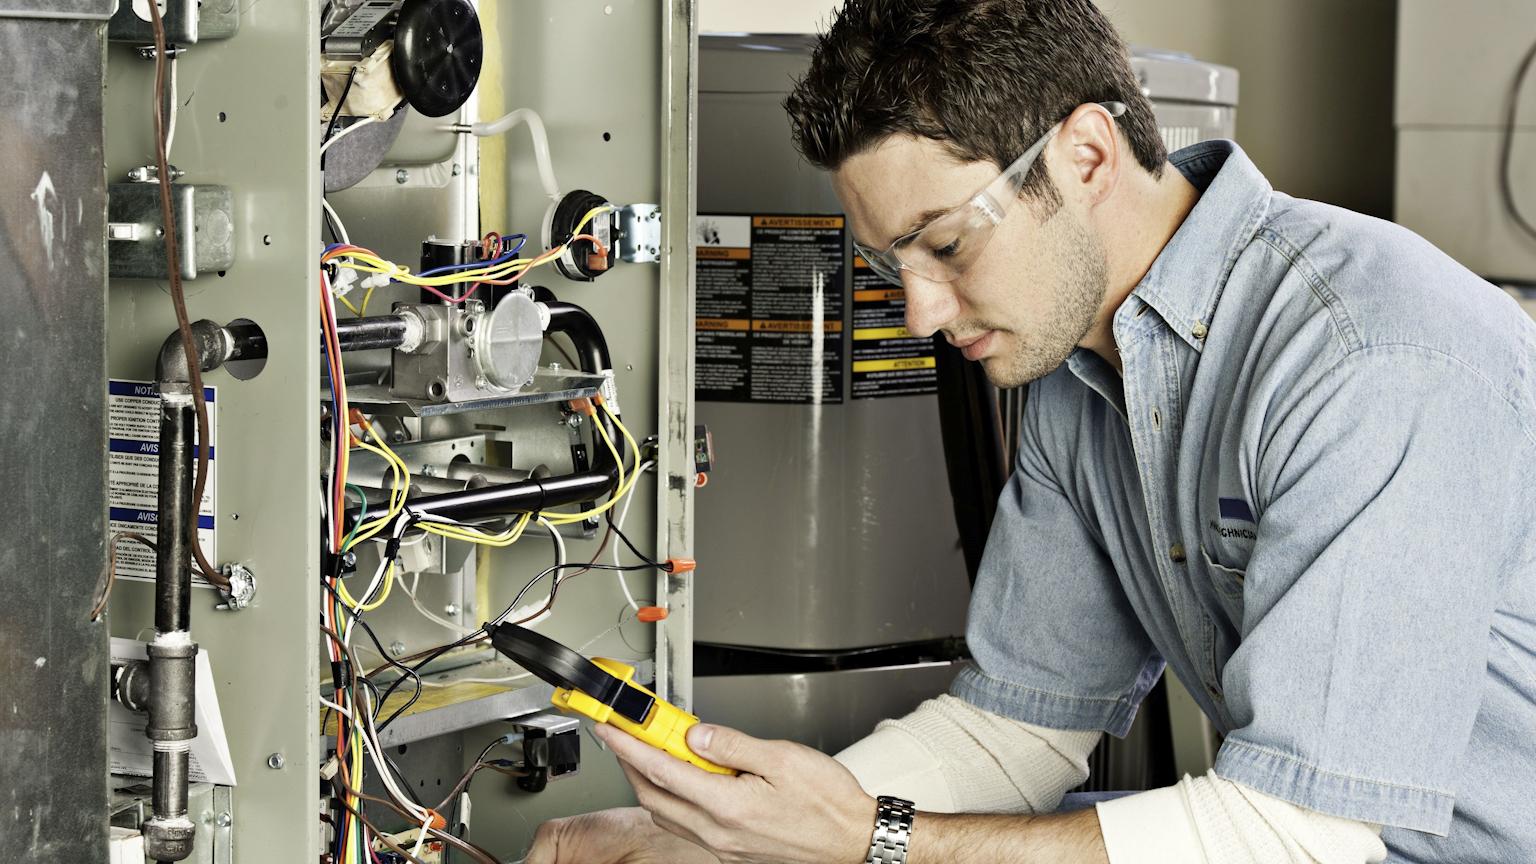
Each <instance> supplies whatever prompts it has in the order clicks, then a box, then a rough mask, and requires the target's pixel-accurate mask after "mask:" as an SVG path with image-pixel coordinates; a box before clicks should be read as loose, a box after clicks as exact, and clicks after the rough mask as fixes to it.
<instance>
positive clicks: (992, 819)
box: [907, 807, 1109, 864]
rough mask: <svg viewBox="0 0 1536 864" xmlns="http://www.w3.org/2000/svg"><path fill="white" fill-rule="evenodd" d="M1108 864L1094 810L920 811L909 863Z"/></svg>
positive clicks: (908, 859) (1097, 818)
mask: <svg viewBox="0 0 1536 864" xmlns="http://www.w3.org/2000/svg"><path fill="white" fill-rule="evenodd" d="M951 861H965V862H968V864H988V862H997V864H1018V862H1024V861H1051V862H1058V864H1109V855H1108V853H1106V852H1105V851H1104V836H1103V834H1102V833H1100V831H1099V817H1098V813H1097V812H1096V811H1095V810H1094V809H1093V808H1091V807H1090V808H1088V809H1086V810H1077V811H1074V812H1071V813H1051V814H1046V815H1041V816H1014V815H975V814H944V813H919V814H918V816H917V819H916V820H915V821H914V823H913V826H912V840H911V845H910V846H909V848H908V852H907V862H908V864H947V862H951Z"/></svg>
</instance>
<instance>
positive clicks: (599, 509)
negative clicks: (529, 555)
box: [548, 414, 639, 525]
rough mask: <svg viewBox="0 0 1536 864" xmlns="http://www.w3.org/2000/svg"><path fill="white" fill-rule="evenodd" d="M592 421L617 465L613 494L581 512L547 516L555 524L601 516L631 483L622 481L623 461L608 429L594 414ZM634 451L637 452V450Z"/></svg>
mask: <svg viewBox="0 0 1536 864" xmlns="http://www.w3.org/2000/svg"><path fill="white" fill-rule="evenodd" d="M592 423H593V424H594V425H595V426H596V427H597V434H598V436H599V437H601V438H602V439H603V443H604V444H606V445H608V452H609V453H611V454H613V461H614V462H615V463H616V464H617V465H618V466H619V483H618V485H617V486H615V487H614V491H613V494H612V495H611V496H609V498H608V500H607V501H604V502H603V503H601V504H599V505H598V506H596V507H593V508H592V509H591V510H587V511H585V512H582V513H563V514H561V515H559V516H550V517H548V518H549V521H550V522H552V523H553V524H555V525H570V524H572V523H573V522H581V521H584V520H586V519H590V518H592V517H594V516H601V515H602V514H603V513H606V512H607V511H608V510H609V508H611V507H613V505H615V504H617V503H619V499H620V498H622V497H624V494H625V493H626V492H628V491H629V487H630V485H632V484H626V483H625V482H624V461H623V460H622V459H620V458H619V449H618V448H617V447H615V446H614V444H613V438H612V437H611V436H609V434H608V430H607V429H604V428H603V424H601V423H598V422H597V417H596V416H595V414H594V415H593V417H592ZM635 452H636V453H638V452H639V451H638V450H637V451H635ZM636 464H639V463H636Z"/></svg>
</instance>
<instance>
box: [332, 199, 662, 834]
mask: <svg viewBox="0 0 1536 864" xmlns="http://www.w3.org/2000/svg"><path fill="white" fill-rule="evenodd" d="M600 210H601V208H598V209H597V210H594V211H593V212H592V213H589V214H588V215H587V217H586V219H584V220H583V224H585V223H586V221H589V220H590V219H591V218H592V217H593V216H594V215H596V213H598V212H600ZM582 236H583V235H578V237H577V238H573V239H580V238H581V237H582ZM591 239H594V240H595V238H591ZM514 242H515V245H513V244H514ZM524 242H526V238H525V237H522V236H521V235H512V236H510V237H507V238H503V237H500V236H497V235H487V237H486V240H485V241H484V242H483V244H482V252H481V254H482V255H494V256H495V257H494V258H489V259H488V260H485V261H482V262H480V263H479V264H474V265H458V266H454V267H446V268H438V269H436V270H430V271H427V272H426V273H423V274H420V275H410V274H409V273H408V271H405V268H401V267H398V265H394V264H390V263H389V262H387V261H384V260H383V259H381V258H378V257H377V256H374V255H373V253H371V252H368V251H367V250H365V249H362V248H361V247H356V246H351V245H349V244H337V245H333V246H331V247H329V248H327V249H326V251H325V254H324V255H323V256H322V259H321V260H322V264H335V265H337V266H339V267H353V268H355V269H359V270H365V271H366V270H368V269H369V268H372V270H373V271H374V272H377V271H384V272H388V273H390V274H391V277H392V278H397V279H398V281H404V282H409V283H411V284H419V283H422V282H429V281H430V282H434V283H435V284H437V285H442V286H446V285H452V284H462V283H466V282H474V283H475V284H480V283H483V282H491V283H492V284H500V283H501V281H502V280H503V279H504V280H505V281H506V282H509V283H510V282H515V281H517V279H518V278H521V275H522V274H523V273H524V272H526V270H527V269H528V268H529V267H532V266H537V265H538V264H539V263H543V262H544V261H546V260H552V259H553V257H556V256H557V255H558V254H559V252H560V251H563V247H557V249H555V250H551V251H550V252H546V253H544V254H543V255H540V256H537V257H535V258H532V259H519V258H518V257H517V256H518V254H519V252H520V250H521V249H522V246H523V244H524ZM400 276H405V277H406V278H398V277H400ZM439 280H442V281H439ZM320 281H321V287H322V291H321V293H320V323H321V347H322V352H323V354H324V359H325V363H326V376H327V382H328V386H329V395H330V419H329V425H328V431H329V438H330V442H329V444H330V452H329V454H328V459H327V462H328V465H327V467H328V470H329V474H328V476H327V478H326V482H325V484H324V489H323V495H322V498H323V507H322V512H323V517H324V525H323V528H324V532H323V536H324V538H325V549H326V551H327V553H328V557H327V567H326V572H325V574H324V580H323V585H324V588H325V595H324V597H323V604H322V609H321V620H320V626H321V630H322V632H323V633H324V634H325V636H326V637H327V638H326V643H327V644H326V648H327V652H328V657H329V660H330V664H331V675H332V684H333V697H332V699H331V700H325V699H322V700H321V701H322V703H323V704H324V706H325V707H326V709H327V710H328V711H329V712H331V713H333V714H334V715H335V719H336V752H335V759H334V767H333V769H331V772H333V773H331V782H332V784H333V786H334V787H335V800H336V802H337V819H336V820H335V823H334V824H335V832H334V834H335V846H334V849H333V850H332V855H333V860H335V861H336V862H337V864H359V862H362V864H370V862H372V861H374V860H375V856H374V854H373V852H372V851H371V849H372V845H373V841H377V842H378V843H381V844H383V845H385V846H387V847H388V848H390V849H391V850H392V851H394V852H396V853H397V854H399V855H401V856H402V857H404V858H405V859H406V860H407V861H417V860H419V855H420V852H421V848H422V844H423V843H425V842H429V841H430V840H440V841H442V842H444V843H447V844H448V845H450V846H453V847H454V848H455V849H458V850H460V851H463V852H465V853H466V854H468V855H469V856H470V857H472V858H474V859H475V860H477V861H494V860H495V859H494V858H492V857H491V856H489V855H488V854H487V853H485V852H484V850H481V849H479V848H478V847H475V846H474V845H473V844H471V843H469V842H467V841H464V840H462V839H460V838H458V837H456V836H454V835H453V834H452V833H451V832H449V831H445V830H444V829H445V827H446V822H445V820H444V819H443V818H442V817H441V816H440V815H439V814H438V809H441V806H440V807H439V808H438V809H434V808H430V807H427V806H425V805H424V804H422V803H421V802H420V801H418V800H416V799H414V798H413V797H412V790H411V788H410V783H409V781H406V780H404V778H402V777H400V776H399V771H398V769H396V768H395V767H394V766H393V764H392V763H391V762H390V760H389V759H388V757H387V756H386V755H385V751H384V750H383V748H382V747H380V746H379V731H380V730H382V729H384V728H387V727H388V726H389V724H390V723H391V722H393V721H394V720H395V719H396V718H397V717H399V716H401V715H402V714H403V713H404V712H405V711H407V710H408V709H409V708H410V707H411V706H412V705H413V704H414V703H415V702H416V701H417V700H418V699H419V698H420V696H421V688H422V685H423V682H422V679H421V670H422V669H423V668H424V667H425V666H426V665H427V664H429V663H431V662H432V661H433V660H435V659H436V658H438V657H440V656H442V655H443V654H445V653H447V652H448V651H451V650H454V649H455V648H459V647H464V646H469V645H473V644H477V643H479V642H481V641H483V640H485V639H486V638H488V636H487V634H488V632H489V629H490V628H491V627H493V626H494V625H496V624H499V623H500V622H502V621H506V620H509V619H512V618H513V617H515V616H520V617H517V621H518V623H525V624H526V623H531V622H536V621H538V620H541V619H542V618H543V617H545V616H547V615H548V614H549V613H550V611H551V609H552V607H553V604H554V600H555V597H556V594H557V593H558V591H559V588H560V585H561V583H562V582H563V581H564V579H565V578H569V576H564V577H562V575H561V574H562V573H564V572H565V571H567V570H568V569H570V568H577V567H580V568H581V570H580V571H579V572H586V571H587V570H591V569H603V570H614V571H623V570H643V569H652V568H660V569H662V570H670V569H671V567H672V566H673V565H672V564H671V563H670V562H668V563H663V564H658V563H656V562H654V561H651V560H649V559H645V563H643V564H634V565H624V566H618V565H617V564H615V565H606V564H596V563H593V562H588V563H586V564H568V563H566V560H565V558H566V553H565V545H564V541H563V540H562V539H561V536H560V534H559V533H558V529H559V526H561V525H566V524H572V523H577V522H581V521H584V520H587V519H591V518H595V517H597V516H600V515H602V514H605V513H608V512H609V511H611V510H612V508H613V507H614V506H615V505H617V504H619V503H620V501H621V500H623V501H626V502H627V500H628V497H629V495H630V493H631V492H632V490H633V489H634V487H635V484H636V482H637V481H638V479H639V476H640V474H641V472H642V470H643V467H644V466H643V465H642V464H640V457H639V452H640V448H639V445H638V444H637V443H636V441H635V438H634V436H633V435H632V434H631V433H630V431H629V430H628V429H627V428H626V427H625V426H624V424H623V422H622V421H621V420H620V419H619V416H618V414H617V413H616V412H615V411H614V410H613V409H612V407H611V406H609V405H608V404H607V403H606V401H604V400H603V399H602V398H601V397H594V398H592V399H590V400H580V401H578V402H577V403H575V409H576V410H577V411H580V412H581V413H583V414H584V415H585V416H587V417H588V418H589V420H590V422H591V424H592V427H593V430H594V431H593V434H594V437H595V438H596V439H599V440H601V441H602V443H603V445H604V446H605V447H606V448H607V450H608V452H609V454H610V455H611V456H612V457H613V460H614V463H615V465H616V466H617V471H618V481H617V483H616V485H615V488H614V491H613V493H612V494H611V495H610V496H609V497H608V498H607V499H606V500H605V501H603V502H602V503H600V504H597V505H594V506H592V507H591V508H589V509H586V510H583V511H581V512H576V513H556V514H543V513H531V512H524V513H519V514H515V515H513V516H512V517H511V521H510V523H509V524H507V525H506V527H504V528H502V529H500V530H490V529H488V528H486V527H485V526H483V525H472V524H466V523H462V522H458V521H455V520H452V519H446V518H443V517H440V516H436V515H430V514H425V513H421V512H419V511H415V510H413V509H412V508H411V507H410V506H409V504H408V503H407V496H408V493H409V489H410V470H409V467H408V466H407V465H406V463H405V461H404V460H403V459H401V458H400V456H399V455H398V454H396V453H395V452H394V450H393V449H392V448H390V446H389V444H388V442H387V441H386V440H385V437H384V436H383V435H381V434H379V432H378V431H377V430H376V429H375V428H374V426H373V424H372V423H370V421H369V420H368V418H367V417H365V416H364V415H363V414H362V413H361V412H358V411H356V410H355V409H352V408H351V407H350V405H349V404H348V400H347V385H346V372H345V368H344V366H343V361H342V353H341V346H340V340H339V338H338V335H337V326H336V323H337V314H336V300H337V299H338V298H337V296H336V294H335V292H333V291H332V290H331V275H330V272H329V271H328V270H327V269H326V268H324V267H322V268H321V273H320ZM422 287H429V286H427V285H423V286H422ZM471 290H473V288H472V289H471ZM464 296H465V297H467V296H468V294H466V295H464ZM364 302H365V303H366V298H365V301H364ZM599 412H602V413H603V415H604V417H605V418H606V419H607V420H608V421H610V422H611V423H612V424H613V428H614V429H616V430H617V431H618V433H619V435H621V436H622V438H623V440H624V441H625V443H626V444H627V445H628V447H629V448H630V449H631V451H632V452H634V453H635V454H636V457H635V462H636V464H635V465H634V467H633V468H631V469H629V470H626V469H625V466H624V462H623V459H622V457H621V455H620V451H619V449H618V445H617V442H616V441H615V438H614V435H612V434H611V433H610V432H609V431H608V429H607V428H606V427H607V424H606V423H603V422H601V419H600V418H599ZM354 430H356V431H354ZM354 447H356V448H358V449H361V450H365V451H367V452H369V453H371V454H373V455H374V456H377V457H378V458H380V459H382V460H383V461H384V462H385V464H386V465H387V466H388V475H389V478H390V483H389V486H390V489H389V495H388V498H387V500H386V502H385V504H384V507H383V510H382V511H381V512H375V513H370V511H369V506H368V500H367V497H366V496H365V495H364V493H363V490H362V489H361V488H360V487H358V486H355V485H351V484H349V483H348V482H347V477H348V472H349V468H350V454H351V450H352V449H353V448H354ZM349 489H350V490H354V491H355V494H356V496H357V498H358V499H359V500H360V501H361V507H360V510H359V512H358V514H357V517H356V519H355V520H352V523H351V525H350V527H349V526H348V524H347V522H348V520H347V508H348V497H347V492H348V490H349ZM626 509H627V508H626ZM535 523H537V524H538V525H540V526H541V527H542V528H543V529H544V530H545V531H547V532H548V533H549V535H550V537H551V539H552V541H553V542H554V546H555V552H556V554H555V563H554V565H553V566H551V567H549V568H547V569H545V570H544V571H542V572H541V573H539V574H538V575H537V576H535V577H534V578H533V579H531V580H530V581H529V582H528V583H527V584H525V585H524V586H523V587H522V589H521V590H519V591H518V592H517V595H516V596H515V597H514V598H513V601H512V603H511V604H509V605H508V606H507V607H506V609H505V610H504V611H503V612H502V613H501V614H500V615H498V616H496V617H495V618H494V619H492V621H491V622H489V623H488V624H486V625H484V626H482V627H479V628H476V629H474V630H469V631H467V632H463V631H462V629H461V628H459V627H458V626H457V625H455V624H453V622H450V621H446V620H444V619H441V618H437V617H436V616H433V615H428V617H429V618H430V619H431V620H433V621H435V622H436V623H439V624H441V625H443V626H445V627H449V628H450V629H455V630H458V631H460V632H461V633H462V635H461V636H460V637H459V638H458V639H456V640H454V641H453V642H449V643H447V644H445V645H441V646H438V647H436V648H433V649H430V650H428V651H425V652H421V653H419V654H416V655H413V656H411V657H408V658H403V660H395V659H393V658H392V657H391V656H390V655H389V654H388V652H386V651H385V649H384V647H383V646H382V645H381V644H380V640H379V639H378V637H377V635H376V634H375V633H374V632H373V631H372V629H371V628H369V627H368V625H367V624H366V623H365V622H364V621H363V616H364V615H365V614H366V613H368V612H370V611H372V610H375V609H377V608H379V607H380V606H382V605H384V603H385V602H386V601H387V600H388V599H389V597H390V594H391V590H392V588H393V586H394V583H395V582H396V581H397V579H398V577H397V558H398V555H399V553H400V549H401V546H402V541H403V539H404V538H405V536H406V534H407V532H410V531H412V530H416V531H419V532H422V534H431V535H435V536H438V537H440V538H442V539H443V540H444V541H446V540H456V541H461V542H468V543H474V544H477V545H481V546H487V547H491V548H503V547H506V546H510V545H512V544H513V543H516V542H517V541H518V540H519V539H521V538H522V537H523V536H525V534H526V531H527V529H528V528H529V527H530V526H531V525H533V524H535ZM610 529H611V530H612V520H611V518H610ZM417 536H422V535H421V534H418V535H417ZM624 539H625V543H626V545H630V548H631V549H633V546H632V544H629V543H628V540H627V538H624ZM376 541H383V549H382V551H381V554H380V555H379V564H378V568H377V569H376V570H375V572H374V574H373V576H372V578H370V579H369V580H368V582H367V584H366V586H365V587H364V588H363V589H362V591H361V592H360V593H358V594H356V595H354V594H353V592H352V591H351V590H349V589H348V587H347V585H346V583H345V581H344V580H343V578H342V576H343V571H344V564H343V562H344V561H345V560H346V556H347V554H348V553H349V552H354V551H355V550H356V549H357V548H358V547H359V546H360V545H361V544H364V543H369V542H376ZM637 554H638V553H637ZM641 557H642V558H643V557H644V556H641ZM354 560H355V559H354ZM595 560H596V557H595V556H594V559H593V561H594V562H595ZM545 577H553V578H552V579H551V582H550V590H549V595H548V597H547V598H545V599H544V600H543V601H542V603H539V604H538V606H537V608H534V609H532V611H529V610H528V609H525V608H523V607H521V606H520V604H521V603H522V601H523V598H524V597H525V595H527V594H528V593H529V592H530V591H531V590H532V589H533V588H534V587H535V586H536V585H537V584H538V583H539V582H540V581H541V580H543V579H544V578H545ZM401 591H402V593H406V594H407V595H408V596H409V597H410V599H411V602H412V603H413V605H415V607H416V608H417V609H418V610H419V611H421V612H422V613H423V614H427V612H426V610H425V609H424V608H423V607H422V606H421V604H420V603H419V602H418V601H417V599H416V596H415V594H416V592H415V591H414V590H413V589H407V588H406V587H405V586H404V585H402V586H401ZM536 602H537V601H536ZM358 631H361V632H363V633H364V634H366V635H367V637H368V638H369V640H370V641H371V642H372V643H373V647H374V648H375V649H376V651H377V653H378V654H379V656H381V657H384V658H385V661H386V665H385V666H384V667H380V668H378V669H374V670H372V671H371V672H368V673H365V672H364V671H363V669H362V667H361V666H360V665H359V664H358V663H357V662H356V659H355V653H354V648H353V639H354V637H355V635H356V633H357V632H358ZM407 663H414V665H411V666H407V665H406V664H407ZM385 668H393V669H395V670H398V672H399V673H400V674H399V675H398V676H397V677H396V679H395V680H394V681H393V682H392V683H391V684H390V685H389V687H388V688H387V689H385V690H384V691H383V692H382V693H381V692H380V691H379V689H378V687H376V686H375V685H374V683H373V681H372V680H371V676H376V675H378V674H379V673H380V672H381V671H383V669H385ZM407 680H409V681H412V682H414V684H415V692H414V693H412V694H411V695H410V696H409V698H407V699H406V700H405V701H404V702H403V704H400V705H399V706H398V707H396V708H394V710H393V712H392V713H390V715H389V716H388V717H387V718H385V719H384V720H383V721H382V722H381V721H380V720H379V719H378V716H379V714H380V712H381V710H382V708H383V706H384V705H385V704H386V703H388V702H389V700H390V697H391V696H392V695H393V694H394V693H395V691H396V690H397V689H398V688H399V687H400V686H401V685H402V684H403V683H405V682H406V681H407ZM365 754H366V756H365ZM370 762H371V763H372V765H373V770H374V771H375V772H376V774H377V775H378V778H379V781H380V782H381V783H382V785H383V786H384V788H385V790H386V791H387V792H388V795H389V799H392V800H388V799H384V798H378V797H376V796H370V795H367V794H365V793H363V792H362V791H361V790H362V785H363V775H364V773H365V770H366V769H367V765H368V763H370ZM479 767H496V766H493V765H489V764H488V763H487V764H486V765H482V764H481V763H479V762H478V760H477V765H476V766H475V767H474V768H472V769H471V770H478V768H479ZM466 785H467V784H466ZM367 803H376V804H380V805H383V806H385V807H387V808H389V809H390V810H392V811H394V812H395V813H396V814H398V815H399V816H400V817H401V818H402V819H405V820H406V821H407V822H409V823H411V824H415V825H419V826H420V827H421V829H422V830H421V832H420V835H419V839H418V842H417V844H416V846H415V848H414V849H410V850H407V849H404V848H401V847H399V846H397V845H395V844H394V843H393V842H392V841H391V840H390V839H388V837H387V835H384V834H381V833H380V832H379V831H378V830H377V829H376V828H375V827H374V825H373V823H372V822H371V821H370V820H369V818H368V817H367V816H366V815H365V805H366V804H367Z"/></svg>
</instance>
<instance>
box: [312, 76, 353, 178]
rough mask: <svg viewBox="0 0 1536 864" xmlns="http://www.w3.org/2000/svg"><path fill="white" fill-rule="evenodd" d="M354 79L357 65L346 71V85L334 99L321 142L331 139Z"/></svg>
mask: <svg viewBox="0 0 1536 864" xmlns="http://www.w3.org/2000/svg"><path fill="white" fill-rule="evenodd" d="M355 80H357V67H356V66H353V67H352V71H351V72H348V73H347V86H345V87H343V88H341V98H340V99H337V100H336V108H335V110H333V111H331V122H330V124H329V125H328V126H326V127H325V137H324V138H321V139H320V143H321V144H324V143H325V142H327V141H329V140H331V136H332V135H335V134H336V125H337V124H338V123H340V122H341V108H342V106H343V105H346V104H347V96H348V95H350V94H351V93H352V82H353V81H355ZM322 158H323V157H322Z"/></svg>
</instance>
